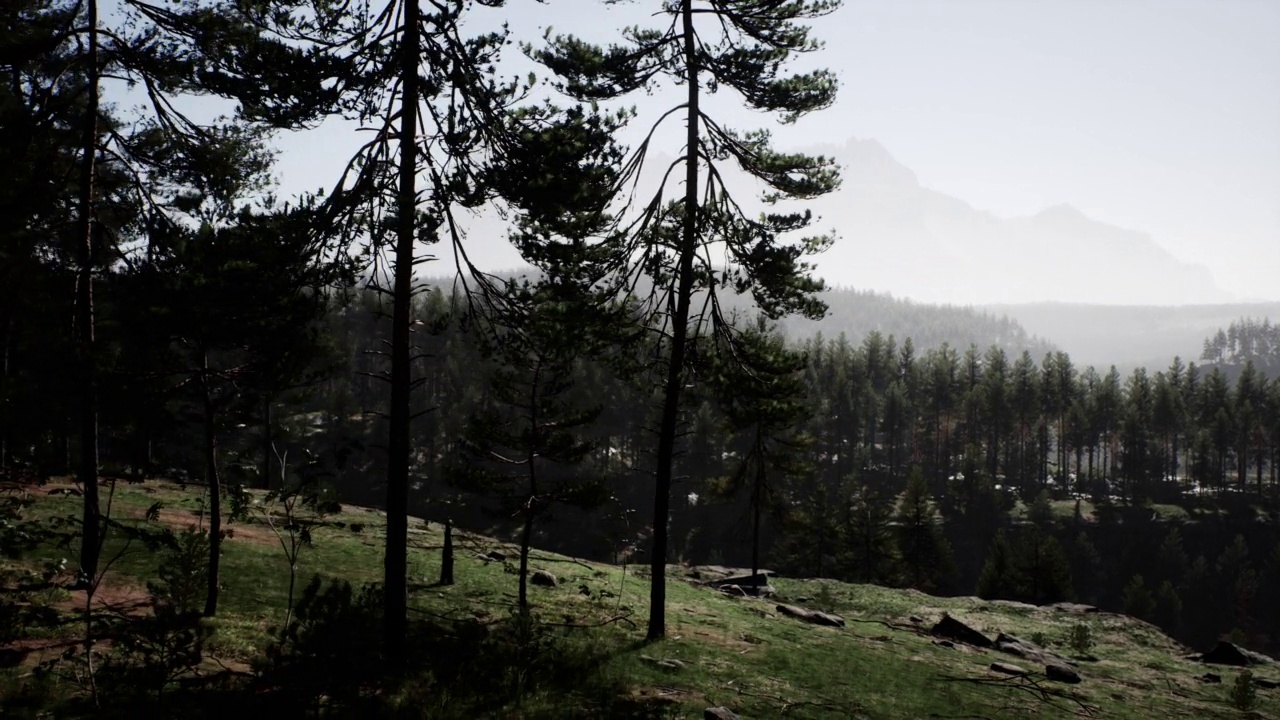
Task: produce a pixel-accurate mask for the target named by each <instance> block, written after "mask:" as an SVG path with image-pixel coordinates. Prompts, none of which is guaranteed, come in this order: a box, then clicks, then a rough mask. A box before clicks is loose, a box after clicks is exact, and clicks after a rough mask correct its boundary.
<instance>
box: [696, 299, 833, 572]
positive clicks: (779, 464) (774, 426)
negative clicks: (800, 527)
mask: <svg viewBox="0 0 1280 720" xmlns="http://www.w3.org/2000/svg"><path fill="white" fill-rule="evenodd" d="M727 340H728V342H729V343H731V347H729V348H725V349H724V350H723V351H721V352H717V353H716V354H715V355H714V356H713V358H712V360H711V362H712V364H713V366H712V369H711V371H710V372H709V373H708V374H709V376H710V378H711V384H712V385H713V386H714V387H715V394H716V397H717V400H718V404H719V406H720V409H721V411H722V412H723V413H724V414H725V418H726V420H727V422H728V425H729V429H730V431H731V432H733V433H734V434H736V435H738V436H739V437H741V438H744V439H746V440H747V445H748V449H747V451H746V453H745V455H744V456H743V458H742V462H741V463H740V464H739V466H738V469H737V471H736V472H734V473H733V474H732V475H731V476H730V477H729V483H728V486H727V487H726V488H725V491H727V492H728V493H730V494H736V493H741V492H743V491H744V490H745V491H746V492H749V493H750V499H749V501H748V502H749V507H750V513H751V574H752V575H753V576H758V574H759V572H760V526H761V520H762V518H763V516H764V514H765V512H766V511H770V512H772V513H773V514H774V515H775V517H779V518H780V519H781V515H782V510H783V509H784V508H785V507H786V497H787V493H786V492H785V490H784V489H785V488H786V483H787V481H788V480H792V479H798V478H799V477H801V476H803V475H805V474H807V473H808V471H809V467H808V464H807V463H806V462H804V460H802V455H803V453H804V452H805V451H806V450H807V449H808V448H809V447H810V446H811V445H812V438H810V437H809V436H807V435H805V434H804V433H803V432H802V428H803V425H804V423H805V421H806V420H808V419H809V415H810V411H809V407H808V404H807V402H806V399H807V398H806V396H805V392H804V391H805V388H804V386H803V384H802V377H801V376H800V371H801V369H802V368H803V367H804V363H805V358H804V357H803V356H801V355H799V354H798V353H796V352H794V351H791V350H789V349H788V348H787V344H786V338H785V337H783V336H782V335H781V334H779V333H778V332H777V330H776V328H774V327H772V326H770V324H769V322H768V320H767V319H766V318H764V317H758V318H757V320H756V323H755V325H754V326H752V327H748V328H747V329H745V330H743V331H741V332H733V331H731V332H730V333H728V334H727Z"/></svg>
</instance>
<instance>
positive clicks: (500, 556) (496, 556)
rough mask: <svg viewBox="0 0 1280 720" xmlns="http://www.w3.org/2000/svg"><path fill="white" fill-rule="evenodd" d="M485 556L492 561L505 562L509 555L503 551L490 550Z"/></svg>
mask: <svg viewBox="0 0 1280 720" xmlns="http://www.w3.org/2000/svg"><path fill="white" fill-rule="evenodd" d="M484 556H485V557H487V558H489V559H490V560H497V561H498V562H502V561H503V560H506V559H507V554H506V553H504V552H502V551H501V550H490V551H489V552H487V553H485V554H484Z"/></svg>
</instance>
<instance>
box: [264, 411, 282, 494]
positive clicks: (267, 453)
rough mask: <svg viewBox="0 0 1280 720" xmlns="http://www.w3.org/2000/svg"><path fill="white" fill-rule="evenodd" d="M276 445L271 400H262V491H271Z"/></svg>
mask: <svg viewBox="0 0 1280 720" xmlns="http://www.w3.org/2000/svg"><path fill="white" fill-rule="evenodd" d="M275 451H276V449H275V445H274V444H272V438H271V398H263V400H262V489H263V490H270V489H271V456H272V455H274V454H275ZM280 480H281V482H280V489H281V490H283V489H284V478H281V479H280Z"/></svg>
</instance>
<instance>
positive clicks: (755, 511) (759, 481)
mask: <svg viewBox="0 0 1280 720" xmlns="http://www.w3.org/2000/svg"><path fill="white" fill-rule="evenodd" d="M764 482H765V475H764V446H763V443H761V442H760V438H759V437H758V436H757V438H756V484H755V488H754V493H753V494H754V496H755V497H754V498H752V501H751V507H752V517H751V577H752V578H754V580H753V581H752V582H753V584H754V585H755V586H756V593H757V594H759V592H760V591H759V588H760V586H761V585H762V583H761V582H760V513H761V511H762V510H763V507H762V506H763V505H764Z"/></svg>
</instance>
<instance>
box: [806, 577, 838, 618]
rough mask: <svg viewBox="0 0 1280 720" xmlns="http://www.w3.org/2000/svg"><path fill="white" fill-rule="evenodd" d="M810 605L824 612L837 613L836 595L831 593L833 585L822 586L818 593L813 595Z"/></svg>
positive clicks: (824, 584) (819, 587)
mask: <svg viewBox="0 0 1280 720" xmlns="http://www.w3.org/2000/svg"><path fill="white" fill-rule="evenodd" d="M809 604H811V605H813V607H815V608H817V609H819V610H821V611H822V612H835V609H836V594H835V593H833V592H831V585H829V584H828V583H822V584H820V585H819V586H818V591H817V592H816V593H814V594H813V600H811V601H810V603H809Z"/></svg>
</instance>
